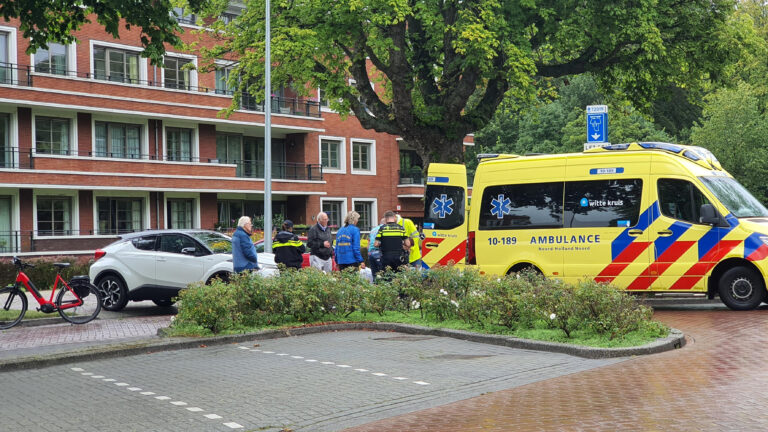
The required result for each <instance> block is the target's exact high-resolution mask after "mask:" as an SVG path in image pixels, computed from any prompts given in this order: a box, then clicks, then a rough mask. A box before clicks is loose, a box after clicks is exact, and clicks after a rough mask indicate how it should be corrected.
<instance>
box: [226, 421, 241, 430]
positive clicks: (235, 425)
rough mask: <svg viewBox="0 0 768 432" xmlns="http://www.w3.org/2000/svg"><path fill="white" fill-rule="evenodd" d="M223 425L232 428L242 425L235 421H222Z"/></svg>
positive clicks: (238, 427)
mask: <svg viewBox="0 0 768 432" xmlns="http://www.w3.org/2000/svg"><path fill="white" fill-rule="evenodd" d="M224 426H229V427H230V428H232V429H240V428H242V427H243V426H242V425H239V424H237V423H235V422H229V423H224Z"/></svg>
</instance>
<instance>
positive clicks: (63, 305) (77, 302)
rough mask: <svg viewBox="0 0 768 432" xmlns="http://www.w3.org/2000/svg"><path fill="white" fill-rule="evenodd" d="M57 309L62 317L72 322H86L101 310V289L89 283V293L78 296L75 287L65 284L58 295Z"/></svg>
mask: <svg viewBox="0 0 768 432" xmlns="http://www.w3.org/2000/svg"><path fill="white" fill-rule="evenodd" d="M56 309H58V310H59V315H61V317H62V318H64V319H65V320H67V321H69V322H71V323H72V324H85V323H87V322H89V321H91V320H92V319H94V318H96V316H97V315H99V312H101V298H100V297H99V290H98V289H97V288H96V287H95V286H94V285H93V284H88V295H86V296H85V297H78V296H77V295H76V294H75V290H74V289H69V288H67V286H66V285H65V286H63V287H62V288H61V291H59V295H57V296H56Z"/></svg>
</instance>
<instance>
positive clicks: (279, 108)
mask: <svg viewBox="0 0 768 432" xmlns="http://www.w3.org/2000/svg"><path fill="white" fill-rule="evenodd" d="M35 73H38V74H45V75H46V76H50V77H76V78H85V79H90V80H95V81H107V82H112V83H122V84H135V85H138V86H145V87H158V88H165V89H173V90H182V91H186V92H193V93H206V94H218V95H224V96H232V95H233V94H234V92H233V91H230V90H221V89H215V88H210V87H197V86H192V85H188V84H187V83H184V82H183V81H182V82H179V81H153V80H140V79H138V78H133V77H130V76H126V75H125V74H109V75H107V74H104V73H89V72H76V71H69V70H63V69H61V68H53V69H51V68H45V69H40V68H38V69H37V70H35V69H34V68H33V67H32V66H29V65H26V66H24V65H17V64H12V63H2V62H0V85H21V86H28V87H34V80H33V78H34V75H35ZM240 108H241V109H243V110H246V111H259V112H263V111H264V103H263V102H257V101H256V99H255V98H254V97H253V96H251V95H249V94H247V93H244V94H243V95H242V98H241V100H240ZM272 112H273V113H276V114H291V115H298V116H305V117H318V118H319V117H320V116H321V111H320V102H318V101H314V100H306V99H300V98H285V97H279V96H272Z"/></svg>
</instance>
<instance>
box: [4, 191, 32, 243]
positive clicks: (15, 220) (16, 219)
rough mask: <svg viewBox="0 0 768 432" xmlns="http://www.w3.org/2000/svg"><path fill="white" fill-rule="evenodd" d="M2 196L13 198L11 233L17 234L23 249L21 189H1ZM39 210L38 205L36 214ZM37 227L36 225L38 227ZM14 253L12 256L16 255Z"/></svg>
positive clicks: (17, 240)
mask: <svg viewBox="0 0 768 432" xmlns="http://www.w3.org/2000/svg"><path fill="white" fill-rule="evenodd" d="M0 195H3V196H10V197H11V231H14V232H15V234H16V242H17V246H18V247H19V248H21V220H20V216H21V204H20V201H19V189H0ZM36 210H37V204H35V209H34V210H33V211H35V214H37V212H36ZM36 226H37V225H35V227H36ZM16 253H17V252H12V253H11V254H14V255H15V254H16Z"/></svg>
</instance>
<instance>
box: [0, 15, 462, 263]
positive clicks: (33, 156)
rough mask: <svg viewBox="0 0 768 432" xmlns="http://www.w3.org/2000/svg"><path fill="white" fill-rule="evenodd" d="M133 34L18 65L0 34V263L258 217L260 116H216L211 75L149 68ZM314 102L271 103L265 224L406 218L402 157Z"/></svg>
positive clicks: (409, 165)
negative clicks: (269, 218) (353, 215)
mask: <svg viewBox="0 0 768 432" xmlns="http://www.w3.org/2000/svg"><path fill="white" fill-rule="evenodd" d="M233 12H236V11H233ZM91 21H93V22H96V20H95V17H91ZM179 21H180V23H181V24H182V28H183V29H185V30H190V29H194V28H197V27H195V26H194V25H193V24H192V23H194V21H188V20H186V19H180V20H179ZM139 35H140V34H139V32H138V31H137V30H132V31H126V30H122V31H121V37H120V38H119V39H113V38H112V37H111V36H109V35H108V34H107V33H105V32H104V30H103V29H102V28H101V27H100V26H99V25H98V24H86V25H85V26H84V27H83V28H82V29H81V30H80V31H78V32H77V33H76V36H77V38H78V39H79V42H78V43H77V44H72V45H69V46H63V45H59V44H54V43H52V44H50V45H49V48H48V50H39V51H38V52H36V53H34V54H32V55H28V54H26V49H27V47H28V42H29V41H28V40H25V39H24V38H22V37H21V34H20V32H19V30H18V22H16V21H10V22H2V21H0V255H6V256H7V255H9V254H18V253H26V252H32V253H76V252H78V251H82V252H85V251H91V250H93V249H95V248H97V247H101V246H103V245H105V244H108V243H110V242H112V241H113V240H114V239H115V236H116V235H117V234H120V233H124V232H131V231H139V230H143V229H156V228H159V229H164V228H204V229H214V228H219V227H227V226H232V225H233V224H234V223H235V221H236V220H237V218H239V217H240V216H241V215H242V214H247V215H251V216H259V215H263V209H264V179H263V177H264V162H263V157H264V128H265V127H264V109H263V105H260V104H258V103H255V102H254V100H253V99H252V98H250V97H243V100H242V103H241V109H239V110H237V111H235V112H234V113H233V114H232V115H231V116H230V117H228V118H225V117H222V116H221V115H219V112H220V110H221V109H222V108H225V107H228V106H229V105H230V104H231V102H232V96H231V91H229V89H227V87H226V82H225V81H226V77H227V74H228V71H229V70H228V69H227V65H226V63H225V62H222V64H221V67H220V68H219V69H218V70H216V71H212V72H210V73H202V72H198V71H195V70H186V68H183V67H182V66H183V65H184V64H186V63H188V62H192V63H194V64H196V65H197V63H198V61H199V59H198V58H197V57H195V56H194V55H190V54H188V53H183V52H175V51H174V50H173V49H171V50H169V52H168V53H167V55H166V56H165V59H164V66H165V67H164V68H159V67H155V66H152V65H150V64H149V61H148V60H147V59H144V58H142V57H141V56H140V52H141V51H142V47H141V44H140V38H139ZM192 37H195V38H196V37H197V36H192V35H190V34H189V31H185V32H184V34H182V38H183V39H186V40H191V38H192ZM318 96H319V92H318ZM319 100H320V99H319V98H309V99H301V98H297V97H295V94H292V92H291V91H290V89H280V90H273V97H272V102H271V103H272V113H273V115H272V160H273V163H272V201H273V214H282V215H285V216H286V217H288V218H290V219H292V220H293V221H294V223H297V224H301V223H303V224H312V223H314V215H315V214H316V213H317V212H318V211H319V210H320V209H323V210H324V211H326V212H328V213H329V215H330V218H331V224H332V225H338V224H340V223H341V221H342V220H343V217H344V214H345V213H346V212H347V211H350V210H353V209H354V210H356V211H357V212H359V213H360V214H361V215H362V218H361V221H360V223H359V224H358V226H360V228H361V229H362V230H363V231H365V230H367V229H369V227H370V226H371V224H372V223H375V221H376V220H377V219H378V217H379V216H380V215H381V213H382V212H384V211H385V210H387V209H397V210H399V211H400V213H401V214H403V215H404V216H407V217H411V218H413V219H415V220H417V221H418V220H419V219H420V218H421V216H422V212H423V203H422V200H421V197H422V194H423V179H422V175H421V162H420V160H419V158H418V156H416V153H415V152H413V151H412V150H410V149H408V148H407V147H406V146H405V145H404V144H403V142H402V140H400V139H398V138H397V137H395V136H392V135H389V134H382V133H377V132H375V131H370V130H365V129H363V128H362V127H361V126H360V124H359V122H358V121H357V120H356V119H355V117H354V116H350V117H348V118H347V119H345V120H342V119H341V118H340V116H339V115H338V114H336V113H335V112H333V111H331V110H330V109H328V108H327V107H325V106H323V104H322V102H320V101H319ZM467 141H469V142H471V137H468V139H467ZM469 142H468V143H469Z"/></svg>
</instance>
